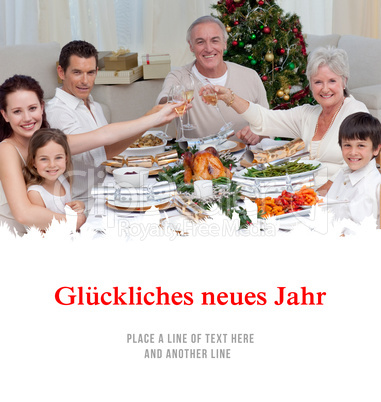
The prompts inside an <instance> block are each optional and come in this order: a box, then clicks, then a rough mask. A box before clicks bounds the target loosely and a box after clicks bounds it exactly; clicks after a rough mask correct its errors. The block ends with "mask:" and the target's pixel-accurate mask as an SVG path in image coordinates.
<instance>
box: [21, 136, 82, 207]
mask: <svg viewBox="0 0 381 402" xmlns="http://www.w3.org/2000/svg"><path fill="white" fill-rule="evenodd" d="M71 171H72V162H71V153H70V147H69V144H68V141H67V137H66V135H65V134H64V133H63V132H62V131H61V130H58V129H49V128H41V129H39V130H37V131H36V132H35V133H34V134H33V136H32V137H31V139H30V142H29V148H28V158H27V160H26V166H25V167H24V169H23V172H24V178H25V183H26V186H27V191H28V193H27V195H28V198H29V200H30V202H31V203H32V204H34V205H39V206H42V207H45V208H48V209H49V210H51V211H52V212H56V213H59V214H64V213H65V205H68V206H70V207H71V208H72V209H73V210H74V211H76V212H77V213H83V211H84V208H85V205H84V203H83V202H81V201H72V200H71V195H70V188H71V182H72V180H71V179H72V176H70V175H68V174H67V173H68V172H71ZM65 174H66V175H65ZM66 176H67V177H66Z"/></svg>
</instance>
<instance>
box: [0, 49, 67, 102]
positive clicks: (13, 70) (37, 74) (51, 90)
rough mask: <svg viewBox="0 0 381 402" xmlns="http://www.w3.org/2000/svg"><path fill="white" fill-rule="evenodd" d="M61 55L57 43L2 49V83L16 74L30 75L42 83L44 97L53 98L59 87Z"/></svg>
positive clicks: (0, 79)
mask: <svg viewBox="0 0 381 402" xmlns="http://www.w3.org/2000/svg"><path fill="white" fill-rule="evenodd" d="M59 54H60V45H59V43H57V42H49V43H39V44H35V45H34V44H28V45H15V46H3V47H0V60H1V69H0V83H1V84H2V83H3V82H4V81H5V80H6V79H7V78H9V77H12V76H13V75H15V74H23V75H29V76H31V77H33V78H34V79H36V80H37V81H38V82H39V83H40V85H41V87H42V89H43V90H44V95H45V96H44V97H45V98H52V97H53V96H54V94H55V90H56V87H57V86H58V81H57V69H56V62H57V60H58V57H59Z"/></svg>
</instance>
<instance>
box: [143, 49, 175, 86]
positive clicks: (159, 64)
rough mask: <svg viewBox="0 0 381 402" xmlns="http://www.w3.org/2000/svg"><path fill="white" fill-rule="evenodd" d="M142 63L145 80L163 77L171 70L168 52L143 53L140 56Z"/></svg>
mask: <svg viewBox="0 0 381 402" xmlns="http://www.w3.org/2000/svg"><path fill="white" fill-rule="evenodd" d="M142 64H143V78H144V79H145V80H149V79H158V78H165V77H166V76H167V74H168V73H169V72H170V71H171V58H170V55H169V54H145V55H143V56H142Z"/></svg>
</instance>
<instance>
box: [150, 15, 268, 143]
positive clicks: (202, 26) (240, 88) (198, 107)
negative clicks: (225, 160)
mask: <svg viewBox="0 0 381 402" xmlns="http://www.w3.org/2000/svg"><path fill="white" fill-rule="evenodd" d="M187 42H188V43H189V46H190V50H191V52H192V53H194V56H195V60H194V61H193V62H192V63H190V64H188V65H186V66H183V67H180V68H179V69H174V70H172V71H171V72H170V73H169V74H168V75H167V77H166V79H165V81H164V84H163V88H162V90H161V92H160V94H159V96H158V97H157V101H156V102H157V103H165V102H167V98H168V94H169V91H170V88H171V86H173V85H177V84H181V83H182V82H184V80H185V77H187V75H189V74H192V75H193V76H194V77H195V78H196V86H197V85H198V88H200V87H201V86H202V83H203V82H205V80H206V79H207V80H208V81H209V82H210V83H211V84H212V85H222V86H226V87H229V88H231V89H232V91H234V92H237V93H239V94H240V95H242V94H243V95H242V97H243V98H245V99H247V100H250V101H252V102H254V103H259V104H260V105H262V106H263V107H266V108H268V107H269V105H268V101H267V96H266V91H265V88H264V86H263V83H262V81H261V79H260V78H259V76H258V74H257V72H256V71H255V70H253V69H250V68H247V67H243V66H240V65H239V64H236V63H231V62H225V61H224V60H223V56H224V51H225V49H226V46H227V32H226V29H225V26H224V25H223V24H222V22H221V21H220V20H219V19H217V18H214V17H212V16H209V15H208V16H204V17H200V18H198V19H197V20H196V21H194V22H193V23H192V24H191V26H190V27H189V29H188V33H187ZM198 88H197V87H196V88H195V91H194V92H195V93H194V100H193V107H192V109H191V110H190V111H189V117H190V120H191V123H193V124H195V125H196V126H197V128H196V129H194V130H190V131H189V132H187V133H186V136H187V137H190V138H192V137H206V136H209V135H213V134H217V133H218V132H219V130H220V129H221V127H222V126H223V125H224V122H223V120H222V118H221V116H220V115H219V113H218V111H217V110H216V108H214V107H213V106H211V105H206V104H205V103H204V102H203V101H202V100H201V98H200V96H199V95H198ZM220 103H221V104H219V108H220V110H221V113H222V114H223V116H224V119H225V120H226V121H227V122H232V123H233V129H234V130H235V132H236V134H237V133H238V132H240V131H245V132H251V130H250V128H249V126H248V124H247V121H245V120H244V119H243V118H242V117H241V116H239V115H238V114H237V113H235V112H234V110H232V109H231V108H230V107H228V106H226V105H225V104H224V103H222V102H220Z"/></svg>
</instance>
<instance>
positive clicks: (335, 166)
mask: <svg viewBox="0 0 381 402" xmlns="http://www.w3.org/2000/svg"><path fill="white" fill-rule="evenodd" d="M306 74H307V78H308V80H309V83H310V89H311V91H312V95H313V97H314V99H315V100H316V102H317V103H318V104H317V105H302V106H298V107H295V108H292V109H287V110H268V109H266V108H264V107H262V106H260V105H258V104H254V103H252V102H249V101H247V100H245V99H243V98H240V97H239V96H238V94H235V93H234V92H233V91H232V90H230V89H228V88H225V87H221V86H216V91H217V92H218V98H219V99H220V100H222V101H224V102H225V103H226V104H227V105H230V106H231V107H232V108H233V109H234V110H235V111H236V112H237V113H239V114H240V115H241V116H242V117H243V118H245V119H246V120H247V121H248V122H249V123H250V127H251V130H252V132H255V133H256V134H252V135H250V136H246V137H241V139H242V140H243V141H244V142H246V143H248V144H255V143H257V142H258V138H257V135H259V136H268V137H276V136H282V137H290V138H301V139H302V140H303V141H304V142H305V144H306V148H307V150H308V151H309V152H310V158H311V159H316V160H318V161H320V162H322V163H323V164H324V167H325V168H326V169H322V170H321V172H320V173H319V174H318V177H317V185H318V187H319V188H318V190H319V192H320V194H321V195H325V194H326V192H327V191H328V189H329V188H330V186H331V184H332V182H333V179H334V177H335V175H336V174H337V173H338V171H339V170H340V168H341V167H342V166H343V164H344V161H343V157H342V153H341V149H340V146H339V144H338V132H339V127H340V124H341V122H342V121H343V120H344V119H345V118H346V117H347V116H348V115H350V114H352V113H355V112H368V109H367V108H366V106H365V105H364V104H363V103H362V102H359V101H357V100H356V99H354V98H353V96H351V95H349V93H348V89H347V82H348V79H349V67H348V56H347V53H346V52H345V51H344V50H343V49H337V48H333V47H328V48H317V49H316V50H315V51H313V52H312V53H310V54H309V56H308V64H307V71H306ZM233 89H234V88H233Z"/></svg>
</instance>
